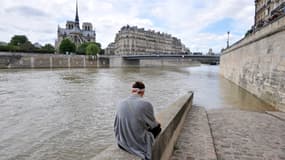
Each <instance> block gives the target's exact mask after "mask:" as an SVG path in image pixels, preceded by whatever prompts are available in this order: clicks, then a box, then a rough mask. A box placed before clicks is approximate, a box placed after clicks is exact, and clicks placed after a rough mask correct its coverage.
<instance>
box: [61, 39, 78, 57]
mask: <svg viewBox="0 0 285 160" xmlns="http://www.w3.org/2000/svg"><path fill="white" fill-rule="evenodd" d="M75 49H76V46H75V44H74V43H72V42H71V41H70V40H69V39H64V40H62V41H61V43H60V45H59V52H60V53H63V54H64V53H66V52H69V53H70V52H75Z"/></svg>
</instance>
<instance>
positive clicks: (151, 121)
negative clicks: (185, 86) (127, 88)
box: [114, 82, 161, 160]
mask: <svg viewBox="0 0 285 160" xmlns="http://www.w3.org/2000/svg"><path fill="white" fill-rule="evenodd" d="M144 91H145V85H144V84H143V83H142V82H135V83H134V84H133V86H132V95H131V96H129V97H128V98H127V99H125V100H123V101H122V102H121V103H120V104H119V105H118V106H117V114H116V119H115V123H114V131H115V136H116V140H117V143H118V146H119V147H120V148H121V149H123V150H125V151H127V152H129V153H132V154H135V155H137V156H139V157H141V158H142V159H144V160H150V159H151V153H152V144H153V142H154V138H155V137H156V136H157V135H158V134H159V133H160V131H161V128H160V124H159V123H158V122H157V121H156V120H155V117H154V111H153V107H152V105H151V103H150V102H148V101H146V100H144V99H143V96H144Z"/></svg>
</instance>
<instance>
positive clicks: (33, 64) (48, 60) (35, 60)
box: [0, 52, 200, 69]
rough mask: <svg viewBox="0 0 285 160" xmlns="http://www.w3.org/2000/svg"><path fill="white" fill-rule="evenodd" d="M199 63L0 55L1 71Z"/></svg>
mask: <svg viewBox="0 0 285 160" xmlns="http://www.w3.org/2000/svg"><path fill="white" fill-rule="evenodd" d="M199 64H200V63H199V62H196V61H192V60H191V59H186V58H158V59H149V60H131V61H130V60H124V59H123V58H122V57H121V56H99V57H97V58H96V57H94V58H93V59H92V58H91V59H90V58H89V57H88V56H84V55H60V54H31V53H9V52H2V53H0V68H2V69H13V68H14V69H17V68H18V69H33V68H34V69H36V68H100V67H187V66H192V65H199Z"/></svg>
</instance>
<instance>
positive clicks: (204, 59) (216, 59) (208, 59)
mask: <svg viewBox="0 0 285 160" xmlns="http://www.w3.org/2000/svg"><path fill="white" fill-rule="evenodd" d="M122 58H123V59H124V60H127V61H131V60H155V59H177V58H179V59H180V58H181V59H191V60H192V61H197V62H200V63H203V64H212V65H216V64H219V63H220V56H219V55H159V54H157V55H155V54H153V55H124V56H122Z"/></svg>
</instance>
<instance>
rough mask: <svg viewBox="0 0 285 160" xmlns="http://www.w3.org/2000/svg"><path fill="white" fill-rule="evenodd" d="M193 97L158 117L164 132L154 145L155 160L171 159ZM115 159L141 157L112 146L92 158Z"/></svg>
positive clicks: (180, 99)
mask: <svg viewBox="0 0 285 160" xmlns="http://www.w3.org/2000/svg"><path fill="white" fill-rule="evenodd" d="M193 95H194V94H193V93H192V92H189V93H188V94H186V95H185V96H183V97H181V98H179V99H178V100H177V101H175V102H174V103H173V104H171V105H170V106H168V107H167V108H166V109H164V110H163V111H161V112H160V113H159V114H158V115H157V119H158V121H159V122H160V123H161V127H162V131H161V133H160V135H159V136H158V137H157V139H156V141H155V143H154V145H153V151H152V159H153V160H159V159H161V160H164V159H169V158H170V156H171V155H172V151H173V147H174V145H175V143H176V140H177V138H178V136H179V134H180V132H181V129H182V126H183V123H184V120H185V118H186V115H187V113H188V112H189V110H190V108H191V107H192V101H193ZM114 159H116V160H140V158H139V157H136V156H134V155H131V154H129V153H127V152H125V151H123V150H121V149H119V148H118V147H117V145H116V144H114V145H111V146H110V147H108V148H107V149H106V150H104V151H103V152H101V153H100V154H99V155H97V156H96V157H94V158H92V160H114Z"/></svg>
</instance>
